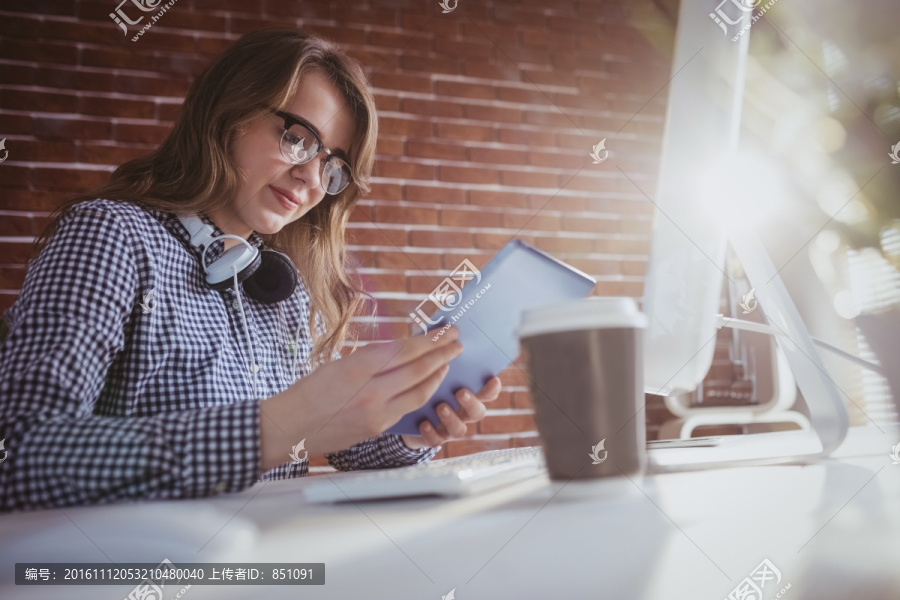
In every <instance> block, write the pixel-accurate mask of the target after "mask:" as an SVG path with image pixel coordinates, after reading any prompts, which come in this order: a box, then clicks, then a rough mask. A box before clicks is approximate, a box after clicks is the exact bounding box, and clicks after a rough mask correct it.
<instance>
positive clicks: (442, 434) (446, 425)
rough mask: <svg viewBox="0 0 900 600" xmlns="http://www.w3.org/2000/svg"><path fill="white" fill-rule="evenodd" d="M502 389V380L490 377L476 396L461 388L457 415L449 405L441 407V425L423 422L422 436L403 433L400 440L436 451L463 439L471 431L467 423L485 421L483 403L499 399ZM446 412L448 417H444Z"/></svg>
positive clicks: (420, 427) (441, 404)
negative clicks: (450, 440)
mask: <svg viewBox="0 0 900 600" xmlns="http://www.w3.org/2000/svg"><path fill="white" fill-rule="evenodd" d="M502 387H503V385H502V384H501V383H500V378H499V377H491V378H490V379H489V380H488V382H487V383H486V384H485V385H484V387H483V388H481V391H480V392H478V394H477V395H473V394H472V393H471V392H470V391H469V390H467V389H466V388H460V389H459V390H457V392H456V400H457V402H459V410H457V411H456V412H454V411H453V409H452V408H451V407H450V405H449V404H447V403H446V402H442V403H440V404H438V406H437V412H438V417H439V418H440V419H441V424H440V426H438V428H437V429H435V428H434V427H432V426H431V423H429V422H428V421H423V422H422V423H421V424H420V425H419V433H420V435H406V434H401V436H400V437H402V438H403V442H404V443H405V444H406V445H407V446H409V447H410V448H411V449H413V450H418V449H419V448H424V447H426V446H431V447H432V448H433V447H435V446H440V445H441V444H443V443H444V442H446V441H447V440H449V439H452V438H460V437H464V436H465V435H466V433H467V431H468V430H467V428H466V423H477V422H478V421H480V420H482V419H483V418H484V415H485V414H486V413H487V409H486V408H485V406H484V403H485V402H492V401H493V400H496V399H497V396H499V395H500V388H502ZM445 411H446V413H447V414H444V412H445Z"/></svg>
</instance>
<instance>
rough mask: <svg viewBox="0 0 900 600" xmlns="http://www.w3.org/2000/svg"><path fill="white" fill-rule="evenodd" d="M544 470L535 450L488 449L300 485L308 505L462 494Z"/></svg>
mask: <svg viewBox="0 0 900 600" xmlns="http://www.w3.org/2000/svg"><path fill="white" fill-rule="evenodd" d="M544 472H546V465H545V463H544V453H543V450H542V448H541V446H529V447H525V448H505V449H502V450H488V451H486V452H480V453H478V454H470V455H467V456H458V457H455V458H446V459H441V460H432V461H429V462H426V463H421V464H417V465H410V466H408V467H398V468H396V469H379V470H376V471H355V472H352V473H337V474H335V475H327V476H324V475H323V476H319V477H315V478H314V479H312V480H309V481H307V482H306V485H305V486H304V487H303V494H304V496H305V497H306V499H307V501H309V502H311V503H325V502H338V501H342V500H343V501H347V500H353V501H357V500H375V499H380V498H401V497H408V496H426V495H438V496H466V495H470V494H477V493H480V492H483V491H486V490H490V489H492V488H496V487H500V486H505V485H509V484H510V483H514V482H516V481H520V480H522V479H527V478H530V477H533V476H535V475H537V474H540V473H544Z"/></svg>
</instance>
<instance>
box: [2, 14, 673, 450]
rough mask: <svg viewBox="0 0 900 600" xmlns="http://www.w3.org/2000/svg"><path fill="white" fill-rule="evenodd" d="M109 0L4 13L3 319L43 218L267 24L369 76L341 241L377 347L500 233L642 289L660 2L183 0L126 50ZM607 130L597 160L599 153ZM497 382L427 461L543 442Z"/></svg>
mask: <svg viewBox="0 0 900 600" xmlns="http://www.w3.org/2000/svg"><path fill="white" fill-rule="evenodd" d="M118 3H119V2H118V0H28V1H25V0H6V1H5V2H4V3H3V4H2V5H0V36H2V38H0V138H6V149H7V150H8V151H9V155H8V159H7V160H6V161H5V162H4V163H3V164H0V311H3V310H5V309H6V308H8V307H9V305H10V304H12V301H13V300H14V299H15V296H16V293H17V290H18V289H19V288H20V286H21V284H22V282H23V280H24V269H23V265H24V264H25V262H26V261H27V259H28V257H29V253H30V249H31V245H30V244H31V238H32V237H33V236H34V235H35V234H36V233H37V232H39V230H40V229H41V228H42V226H43V224H44V223H45V221H46V216H47V214H48V213H49V211H50V210H52V209H53V208H54V206H56V205H57V203H59V202H60V201H61V200H62V199H64V198H65V197H67V196H70V195H72V194H74V193H76V192H81V191H84V190H87V189H89V188H91V187H93V186H96V185H97V184H99V183H101V182H103V181H104V180H105V179H106V177H107V176H108V174H109V172H110V171H111V170H112V169H113V168H114V166H115V165H118V164H119V163H121V162H123V161H125V160H127V159H130V158H133V157H136V156H140V155H142V154H144V153H146V152H148V151H149V150H150V149H151V148H153V147H154V146H155V145H156V144H158V143H159V142H160V141H161V140H162V139H163V137H164V136H165V134H166V132H167V130H168V129H169V127H170V126H171V124H172V121H173V118H174V117H175V115H177V114H178V111H179V107H180V103H181V98H182V96H183V94H184V93H185V91H186V90H187V88H188V85H189V82H190V81H191V80H192V78H193V77H194V76H196V75H197V74H198V73H199V72H200V71H201V69H202V68H203V67H204V66H205V65H206V64H207V63H208V61H209V60H210V59H211V58H212V57H213V56H215V55H216V54H217V53H219V52H221V51H222V50H223V49H224V48H226V47H227V46H228V45H229V44H230V43H231V41H233V40H234V39H236V38H237V37H238V36H239V35H241V34H242V33H245V32H248V31H252V30H255V29H258V28H261V27H265V26H272V25H295V26H297V27H300V28H304V29H306V30H309V31H312V32H315V33H319V34H321V35H323V36H325V37H329V38H331V39H334V40H336V41H338V42H340V43H342V44H344V45H345V47H346V49H347V50H348V51H349V53H350V54H352V55H353V56H355V57H357V58H359V59H360V60H361V61H362V62H363V63H364V64H365V65H366V66H367V70H368V73H369V76H370V81H371V83H372V85H373V87H374V90H375V95H376V99H377V104H378V107H379V111H380V123H381V135H380V137H379V140H378V155H377V164H376V171H375V178H374V185H373V192H372V194H371V195H370V196H369V197H367V198H365V199H363V200H362V201H361V202H360V204H359V207H358V209H357V211H356V213H355V214H354V215H353V218H352V223H351V227H350V231H349V241H350V242H351V243H352V249H353V250H354V251H355V252H356V253H357V254H358V255H359V257H360V259H361V261H362V264H363V265H364V266H365V270H364V273H365V275H364V276H365V278H366V282H367V287H368V289H369V290H370V291H371V292H373V293H374V294H375V295H376V297H378V298H379V320H378V325H379V328H378V337H380V338H385V339H387V338H391V337H405V336H406V335H408V334H409V332H410V324H409V318H408V314H409V312H410V311H411V310H412V309H413V308H414V307H415V306H416V305H417V304H418V302H419V301H420V300H421V299H422V298H423V297H424V295H425V294H427V293H428V292H429V291H430V290H431V289H433V287H434V285H435V284H436V283H437V282H439V281H440V280H441V279H442V278H443V277H444V276H446V275H447V274H448V273H449V271H450V270H452V269H453V268H454V267H455V266H456V265H457V264H459V263H460V262H461V261H462V259H464V258H467V259H469V260H470V261H472V262H473V263H474V264H475V265H476V266H477V267H481V266H483V265H484V264H485V263H486V262H487V260H488V259H489V258H490V257H491V256H492V255H493V254H494V252H496V250H498V249H499V248H500V247H502V246H503V245H504V244H505V243H506V242H507V241H509V240H510V239H511V238H513V237H518V238H520V239H523V240H525V241H527V242H529V243H531V244H533V245H535V246H536V247H538V248H541V249H543V250H546V251H548V252H551V253H552V254H554V255H555V256H557V257H558V258H560V259H562V260H565V261H566V262H568V263H570V264H572V265H574V266H576V267H578V268H580V269H582V270H584V271H586V272H588V273H589V274H591V275H593V276H594V277H596V278H597V279H598V280H599V283H598V285H597V289H596V290H595V293H596V294H600V295H629V296H640V295H641V293H642V290H643V276H644V271H645V268H646V252H647V244H648V234H649V227H650V217H651V215H652V205H651V203H650V202H649V201H648V200H647V199H646V197H645V196H644V195H643V193H642V192H641V191H640V190H638V189H637V188H636V187H635V185H634V184H632V183H631V182H630V181H629V179H628V178H626V177H625V175H624V174H623V171H624V172H625V173H627V174H628V177H629V178H631V179H632V180H634V181H635V182H636V183H637V184H638V185H639V186H640V188H641V189H642V190H643V191H644V192H646V193H647V194H649V195H651V196H652V195H653V194H655V190H656V184H655V177H656V172H657V169H658V158H659V152H660V145H661V144H660V143H661V139H660V135H661V131H662V122H663V115H664V112H665V101H666V94H667V91H668V90H667V87H666V83H667V81H668V78H669V74H670V61H671V46H672V44H671V35H672V28H673V25H672V23H671V22H670V21H668V20H667V17H666V16H665V15H664V14H663V13H662V12H661V11H660V10H658V9H657V8H655V6H654V5H653V4H651V3H647V4H645V5H642V6H640V7H639V8H640V10H639V12H635V11H636V10H637V9H635V8H629V6H632V5H635V4H641V3H634V2H617V1H601V0H596V1H593V2H587V1H586V2H562V3H556V2H546V1H544V0H540V1H538V0H519V1H514V0H496V1H478V0H459V3H458V5H457V8H456V9H455V10H454V11H453V12H450V13H447V14H442V12H441V10H440V7H439V5H438V1H437V0H428V1H425V0H416V1H411V0H410V1H404V0H384V1H380V0H368V1H367V0H359V1H354V2H352V3H348V2H340V3H339V2H337V1H336V0H331V1H316V2H310V1H305V2H304V1H300V0H240V1H238V0H178V1H177V2H176V3H175V4H174V6H172V7H171V8H170V9H169V10H168V12H166V13H165V14H164V15H163V16H162V17H161V18H160V19H159V21H158V22H156V23H155V24H154V25H153V27H152V29H150V30H148V31H147V32H146V33H145V34H144V35H143V36H142V37H141V38H139V39H138V41H136V42H132V41H131V37H132V35H134V33H136V32H137V30H138V29H139V28H140V25H138V26H132V27H131V28H130V33H129V35H128V36H127V37H126V36H124V35H123V33H122V31H121V30H120V29H119V28H118V26H117V25H116V24H115V23H114V22H113V21H112V19H110V17H109V13H111V12H112V11H113V10H115V8H116V6H117V5H118ZM129 6H130V7H131V9H130V10H128V7H129ZM124 8H125V10H126V11H127V12H128V13H129V14H131V15H133V17H132V18H134V17H136V16H137V14H139V13H138V12H137V10H136V9H135V8H134V7H133V6H131V4H130V3H128V5H127V6H126V7H124ZM145 21H146V19H145ZM603 138H607V142H606V147H607V148H608V149H609V153H610V154H609V159H608V160H607V161H606V162H604V163H601V164H599V165H594V164H592V161H591V159H590V157H589V156H588V153H589V152H590V150H591V147H592V146H593V145H594V144H596V143H597V142H599V141H600V140H601V139H603ZM419 269H421V271H420V270H419ZM403 294H407V296H403ZM501 379H502V381H503V383H504V390H503V392H502V393H501V397H500V398H499V400H498V401H496V402H494V403H493V404H492V405H491V408H492V410H491V412H490V414H489V416H488V417H487V418H485V420H484V421H483V422H481V423H479V424H478V425H477V426H470V433H472V434H473V437H472V438H471V439H469V440H464V441H455V442H451V443H448V444H446V445H445V446H444V449H443V450H442V453H441V455H440V456H452V455H457V454H461V453H468V452H471V451H478V450H484V449H490V448H501V447H509V446H517V445H531V444H533V443H535V441H536V438H535V433H534V422H533V419H532V413H531V410H530V399H529V393H528V389H527V378H526V377H525V376H524V374H523V373H522V372H521V371H520V370H518V369H517V368H513V367H511V368H510V369H507V370H506V371H504V372H503V373H502V374H501ZM316 463H318V464H322V463H321V461H316V462H314V464H316Z"/></svg>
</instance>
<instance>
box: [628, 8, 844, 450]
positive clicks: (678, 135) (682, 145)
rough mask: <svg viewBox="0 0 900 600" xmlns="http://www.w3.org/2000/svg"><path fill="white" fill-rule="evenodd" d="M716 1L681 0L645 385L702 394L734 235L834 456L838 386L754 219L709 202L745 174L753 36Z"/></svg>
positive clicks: (839, 422) (653, 248)
mask: <svg viewBox="0 0 900 600" xmlns="http://www.w3.org/2000/svg"><path fill="white" fill-rule="evenodd" d="M707 4H708V2H705V1H704V0H684V1H683V2H682V3H681V7H680V14H679V24H678V30H677V36H676V42H675V56H674V60H673V77H672V80H671V81H670V84H669V85H670V90H669V98H668V108H667V114H666V125H665V130H664V136H663V149H662V157H661V164H660V177H659V185H658V192H657V193H656V195H655V197H654V198H651V197H650V196H649V194H647V193H646V191H645V195H647V197H648V199H649V200H650V201H651V202H653V204H654V206H655V208H656V211H655V222H654V227H653V234H652V239H651V244H650V258H649V265H648V270H647V279H646V284H645V292H644V303H643V310H644V312H645V313H646V314H647V316H648V327H647V330H646V332H645V340H644V341H645V343H644V348H645V353H644V373H645V391H646V392H647V393H651V394H659V395H664V396H665V395H673V394H679V393H685V392H691V391H693V390H694V389H696V388H697V386H698V385H699V384H700V383H701V382H702V381H703V379H704V377H705V376H706V374H707V372H708V371H709V368H710V365H711V364H712V359H713V352H714V349H715V338H716V333H717V331H718V328H719V327H720V325H719V319H718V313H719V299H720V295H721V291H722V284H723V282H724V272H723V269H724V266H725V253H726V248H727V244H729V243H730V244H731V246H732V248H733V249H734V251H735V254H736V256H737V258H738V259H739V260H740V261H741V264H742V266H743V268H744V271H745V272H746V274H747V276H748V278H749V280H750V284H751V286H752V288H753V289H754V292H755V296H756V298H757V300H758V302H759V307H760V309H761V310H762V311H763V314H764V315H765V317H766V319H767V321H768V322H769V324H770V325H771V326H772V327H774V328H775V329H776V330H778V331H779V332H780V335H778V336H776V339H777V343H778V345H779V348H780V349H781V351H782V352H783V353H784V354H785V356H786V358H787V361H788V363H789V365H790V370H791V373H792V374H793V376H794V378H795V380H796V382H797V386H798V387H799V388H800V391H801V392H802V394H803V397H804V399H805V400H806V403H807V405H808V407H809V410H810V413H811V414H810V423H811V425H812V427H813V429H814V430H815V432H816V433H817V434H818V436H819V440H820V442H821V444H822V453H823V454H827V453H829V452H830V451H831V450H833V449H834V448H836V447H837V446H838V445H839V444H840V443H841V441H843V439H844V436H845V434H846V431H847V428H848V422H849V420H848V417H847V411H846V407H845V406H844V404H843V401H842V399H841V397H840V395H839V393H838V389H837V387H836V386H835V384H834V382H833V381H832V380H831V378H830V377H829V375H828V373H827V371H826V369H825V367H824V365H823V363H822V360H821V358H820V357H819V355H818V353H817V350H816V348H815V347H814V345H813V342H812V339H811V337H810V335H809V332H808V331H807V329H806V326H805V324H804V322H803V319H802V318H801V317H800V314H799V312H798V311H797V309H796V307H795V306H794V304H793V302H792V301H791V298H790V296H789V294H788V293H787V290H786V288H785V287H784V285H783V283H782V281H781V279H780V277H779V275H778V272H777V270H776V269H775V267H774V266H773V265H772V262H771V260H770V259H769V257H768V255H767V254H766V251H765V249H764V247H763V246H762V244H761V243H760V242H759V240H758V239H757V238H756V236H755V234H754V232H753V230H752V228H751V227H747V226H744V225H745V223H741V222H740V221H741V220H740V219H733V220H731V222H728V220H721V219H717V218H715V215H714V213H715V212H716V211H715V210H710V209H711V208H713V207H712V206H711V204H710V202H712V203H719V202H721V203H725V202H727V201H728V199H729V196H730V195H733V194H734V193H735V191H736V190H737V189H739V188H740V187H741V186H742V185H743V183H744V182H743V181H741V180H740V179H733V180H729V174H724V173H721V172H719V169H721V168H722V167H721V165H724V164H727V160H723V158H727V157H729V156H731V157H734V156H735V155H736V152H737V145H738V144H737V142H738V136H739V132H740V121H741V112H740V108H741V101H742V96H743V84H744V71H745V69H744V64H745V61H746V58H747V51H748V40H749V36H744V37H742V38H741V39H740V40H739V41H738V42H736V43H732V42H731V41H727V40H726V41H723V40H722V38H721V31H720V29H719V28H718V27H715V26H714V24H712V23H711V22H710V20H709V17H708V13H709V11H708V10H706V8H708V7H707ZM748 33H749V32H748ZM738 176H739V177H740V175H738ZM743 176H744V177H746V176H747V174H746V173H745V174H744V175H743ZM750 176H751V177H752V175H750Z"/></svg>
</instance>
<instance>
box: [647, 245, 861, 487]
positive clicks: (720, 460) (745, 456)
mask: <svg viewBox="0 0 900 600" xmlns="http://www.w3.org/2000/svg"><path fill="white" fill-rule="evenodd" d="M729 241H730V242H731V245H732V248H733V249H734V252H735V254H736V255H737V258H738V259H739V260H740V262H741V264H742V266H743V268H744V271H745V273H746V274H747V278H748V279H749V281H750V285H751V287H752V289H753V290H754V294H755V296H756V298H757V300H758V302H759V306H760V308H761V309H762V310H763V313H764V315H765V316H766V320H767V321H768V323H769V325H770V326H771V327H773V328H774V329H776V330H778V331H779V332H780V333H781V335H777V336H774V338H775V343H776V344H777V345H778V347H779V349H780V350H781V352H782V353H783V354H784V357H785V359H786V361H787V364H788V366H789V368H790V374H791V375H792V376H793V378H794V380H795V381H796V383H797V387H798V388H799V389H800V392H801V393H802V394H803V398H804V400H805V401H806V404H807V406H808V408H809V423H810V425H811V427H812V431H811V433H812V434H814V435H809V433H810V432H806V431H803V430H801V431H798V432H781V433H780V434H779V435H780V438H790V437H791V435H790V434H796V439H797V442H798V443H797V444H796V445H794V446H791V445H790V444H788V445H782V446H781V448H782V451H781V452H779V453H778V455H777V456H771V453H770V452H768V451H767V450H768V449H765V450H766V452H763V454H762V455H760V454H758V453H756V452H754V448H753V443H752V442H751V440H750V439H749V438H756V437H758V438H759V441H760V446H762V445H765V444H766V442H765V441H764V440H765V438H766V437H767V436H769V435H771V434H750V435H746V436H727V437H735V438H745V439H743V440H740V441H737V442H736V443H739V444H740V445H741V450H740V456H741V458H735V454H734V452H727V453H724V452H722V451H721V449H720V448H696V449H682V450H677V451H676V450H672V451H671V452H680V453H684V452H691V453H692V456H693V458H692V459H691V460H690V461H689V462H679V463H678V464H673V463H671V462H668V461H666V455H665V452H670V451H662V450H659V451H654V452H652V453H651V455H650V460H649V466H648V471H649V472H668V471H676V470H697V469H703V468H720V467H731V466H750V465H766V464H807V463H810V462H815V461H817V460H819V459H821V458H824V457H826V456H828V455H830V454H831V453H832V452H833V451H834V450H835V449H836V448H837V447H838V446H840V445H841V443H842V442H843V441H844V438H845V437H846V435H847V431H848V429H849V426H850V422H849V417H848V414H847V407H846V406H845V405H844V402H843V400H842V398H841V395H840V392H839V390H838V387H837V385H836V384H835V383H834V381H832V379H831V377H830V376H829V375H828V371H827V370H826V369H825V365H824V364H823V362H822V359H821V357H820V356H819V353H818V350H817V349H816V347H815V345H814V344H813V341H812V338H811V336H810V334H809V330H808V329H807V328H806V324H805V323H804V322H803V319H802V317H801V316H800V313H799V311H798V310H797V307H796V306H795V305H794V302H793V301H792V300H791V297H790V295H789V294H788V291H787V288H785V286H784V283H783V282H782V281H781V277H780V276H779V274H778V271H777V270H776V269H775V266H774V265H773V264H772V261H771V259H770V258H769V255H768V253H767V252H766V250H765V247H764V246H763V245H762V243H761V242H760V240H759V238H758V237H757V236H756V234H755V233H753V232H752V231H750V230H749V229H744V228H740V227H736V228H733V229H732V230H731V231H730V232H729ZM706 410H711V411H714V410H716V409H714V408H710V409H706ZM811 440H812V441H814V442H817V444H816V446H817V448H816V449H812V448H811V446H810V441H811ZM747 442H751V443H750V444H748V443H747ZM760 450H764V449H763V448H762V447H760ZM682 456H683V454H682Z"/></svg>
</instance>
